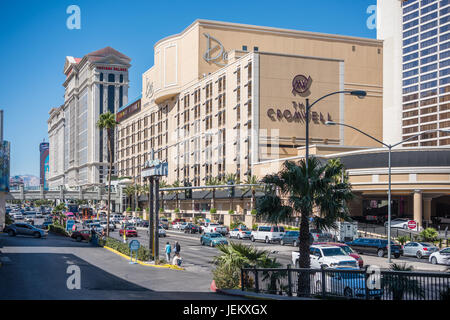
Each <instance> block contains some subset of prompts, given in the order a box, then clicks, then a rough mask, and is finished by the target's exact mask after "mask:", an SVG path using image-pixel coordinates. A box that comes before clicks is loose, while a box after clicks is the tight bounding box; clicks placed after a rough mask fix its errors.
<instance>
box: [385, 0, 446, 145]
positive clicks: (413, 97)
mask: <svg viewBox="0 0 450 320" xmlns="http://www.w3.org/2000/svg"><path fill="white" fill-rule="evenodd" d="M377 17H378V26H377V36H378V39H380V40H384V77H383V79H384V90H383V92H384V101H383V102H384V119H383V120H384V121H383V128H384V129H383V130H384V133H383V136H384V139H385V142H389V143H397V142H400V141H402V140H404V139H407V138H408V137H411V136H412V135H415V134H417V133H420V132H423V131H427V130H433V129H446V128H450V2H449V1H448V0H408V1H400V0H383V1H378V16H377ZM444 145H450V138H449V134H448V133H443V132H433V133H426V134H424V135H422V136H420V137H418V138H415V139H412V140H411V141H409V142H408V143H405V144H404V145H403V146H404V147H414V146H444Z"/></svg>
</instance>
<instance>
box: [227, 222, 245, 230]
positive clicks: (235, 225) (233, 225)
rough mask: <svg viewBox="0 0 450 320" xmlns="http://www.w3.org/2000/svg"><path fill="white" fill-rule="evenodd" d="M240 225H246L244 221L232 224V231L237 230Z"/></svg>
mask: <svg viewBox="0 0 450 320" xmlns="http://www.w3.org/2000/svg"><path fill="white" fill-rule="evenodd" d="M240 225H245V223H244V222H242V221H235V222H232V223H231V224H230V229H234V228H237V227H239V226H240Z"/></svg>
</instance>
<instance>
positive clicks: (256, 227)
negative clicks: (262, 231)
mask: <svg viewBox="0 0 450 320" xmlns="http://www.w3.org/2000/svg"><path fill="white" fill-rule="evenodd" d="M252 230H253V231H256V230H258V225H257V224H256V223H255V224H253V225H252Z"/></svg>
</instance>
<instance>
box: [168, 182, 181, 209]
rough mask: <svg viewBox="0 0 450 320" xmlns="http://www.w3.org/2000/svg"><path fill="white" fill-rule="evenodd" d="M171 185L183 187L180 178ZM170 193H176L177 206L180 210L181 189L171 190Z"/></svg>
mask: <svg viewBox="0 0 450 320" xmlns="http://www.w3.org/2000/svg"><path fill="white" fill-rule="evenodd" d="M171 187H172V188H180V187H182V185H181V182H180V180H176V181H175V182H174V183H172V185H171ZM170 193H175V198H176V204H175V208H176V209H178V210H180V204H179V202H178V194H179V193H180V190H173V191H170Z"/></svg>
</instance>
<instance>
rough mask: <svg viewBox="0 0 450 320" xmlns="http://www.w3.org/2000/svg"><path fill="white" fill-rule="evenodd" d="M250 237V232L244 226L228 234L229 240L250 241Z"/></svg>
mask: <svg viewBox="0 0 450 320" xmlns="http://www.w3.org/2000/svg"><path fill="white" fill-rule="evenodd" d="M251 236H252V232H251V231H250V230H249V229H248V228H247V227H246V226H240V227H237V228H234V229H231V230H230V232H229V233H228V237H229V238H236V239H250V237H251Z"/></svg>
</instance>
